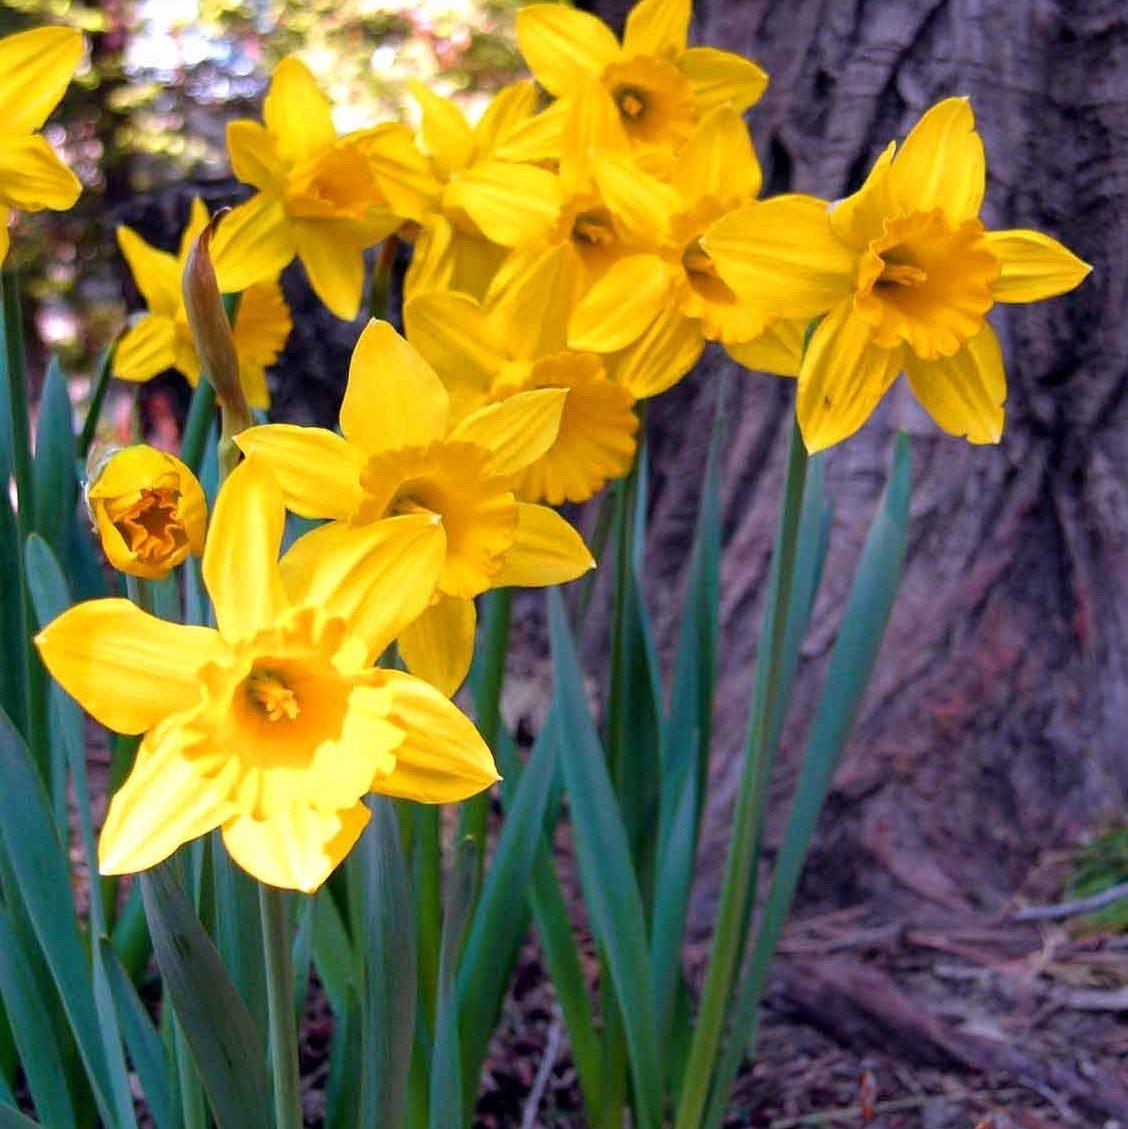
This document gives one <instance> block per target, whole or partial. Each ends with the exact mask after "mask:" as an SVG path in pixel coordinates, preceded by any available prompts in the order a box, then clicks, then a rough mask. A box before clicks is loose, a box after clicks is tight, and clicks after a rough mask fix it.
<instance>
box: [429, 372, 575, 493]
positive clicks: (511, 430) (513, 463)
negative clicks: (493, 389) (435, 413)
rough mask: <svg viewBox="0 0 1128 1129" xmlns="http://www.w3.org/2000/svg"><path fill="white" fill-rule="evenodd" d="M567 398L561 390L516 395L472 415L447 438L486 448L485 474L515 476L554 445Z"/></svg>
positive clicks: (564, 391) (562, 389) (553, 389)
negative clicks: (487, 457)
mask: <svg viewBox="0 0 1128 1129" xmlns="http://www.w3.org/2000/svg"><path fill="white" fill-rule="evenodd" d="M567 396H568V392H567V389H564V388H538V389H536V390H535V391H532V392H518V393H516V394H515V395H513V396H508V397H506V398H505V399H504V400H501V401H499V402H498V403H496V404H488V405H487V406H486V407H484V408H479V409H478V410H477V411H475V412H471V413H470V414H469V415H468V416H467V417H466V418H465V419H464V420H463V421H462V422H461V423H460V424H459V425H458V426H457V427H456V428H455V429H454V431H453V432H451V435H450V438H451V440H452V441H454V440H464V441H465V442H468V443H475V444H477V445H478V446H479V447H485V448H486V449H487V450H488V451H489V452H490V460H489V462H488V463H487V464H486V472H487V473H489V474H500V475H509V474H516V473H517V472H518V471H520V470H524V469H525V467H527V466H528V465H529V464H530V463H532V462H535V461H536V460H537V459H539V458H540V457H541V455H543V454H544V453H545V451H547V450H548V449H549V447H551V446H552V444H553V443H555V442H556V436H557V434H558V433H559V431H560V417H561V415H562V414H563V412H564V401H565V399H566V398H567Z"/></svg>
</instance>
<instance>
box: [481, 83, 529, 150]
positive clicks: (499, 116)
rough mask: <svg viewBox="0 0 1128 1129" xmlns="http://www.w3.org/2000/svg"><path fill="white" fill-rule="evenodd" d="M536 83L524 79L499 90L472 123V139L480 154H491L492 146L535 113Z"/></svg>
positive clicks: (494, 146)
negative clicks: (473, 123)
mask: <svg viewBox="0 0 1128 1129" xmlns="http://www.w3.org/2000/svg"><path fill="white" fill-rule="evenodd" d="M536 108H537V88H536V84H535V83H533V82H532V81H530V80H528V79H526V80H524V81H523V82H514V83H511V84H510V85H509V86H506V87H503V88H502V89H501V90H499V91H498V92H497V93H496V94H495V95H494V96H493V98H491V99H490V104H489V105H488V106H487V107H486V109H485V112H484V113H483V114H482V116H481V117H480V118H479V119H478V123H477V125H475V126H474V141H475V144H476V145H477V148H478V152H479V154H481V155H482V156H492V155H493V151H494V149H496V148H497V147H498V146H499V145H503V144H504V143H505V142H506V140H507V139H508V138H509V137H511V136H513V134H515V133H516V132H517V131H518V130H520V129H521V128H522V127H523V126H524V125H525V123H526V122H527V121H529V119H530V118H532V116H533V115H534V114H535V113H536Z"/></svg>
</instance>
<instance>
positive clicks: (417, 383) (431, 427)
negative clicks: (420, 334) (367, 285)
mask: <svg viewBox="0 0 1128 1129" xmlns="http://www.w3.org/2000/svg"><path fill="white" fill-rule="evenodd" d="M449 408H450V401H449V398H448V397H447V392H446V389H445V388H444V387H443V383H442V381H441V380H439V378H438V377H437V376H436V375H435V370H434V369H432V368H431V366H430V365H429V364H427V362H426V361H425V360H424V359H423V358H422V357H421V356H420V355H419V352H418V350H416V349H415V348H414V347H413V346H412V345H411V344H410V343H409V342H407V341H406V340H405V339H404V338H403V337H401V336H400V335H399V334H398V333H397V332H396V331H395V330H394V329H393V328H392V327H391V326H390V325H389V324H388V323H387V322H386V321H375V320H373V321H370V322H369V323H368V324H367V325H366V326H365V327H364V332H363V333H362V334H361V335H360V340H359V341H357V343H356V348H355V349H354V350H353V355H352V360H351V361H350V362H349V382H348V386H347V387H346V389H345V398H344V402H343V403H342V404H341V430H342V431H343V432H344V433H345V435H346V436H347V437H348V439H349V441H350V442H352V443H355V444H356V445H357V446H358V447H360V448H361V449H362V450H363V451H365V452H367V453H368V454H373V455H374V454H376V453H377V452H378V451H389V450H395V449H396V448H397V447H411V446H420V447H423V446H426V445H427V444H428V443H431V442H434V441H435V440H436V439H441V438H442V437H443V436H444V435H445V434H446V429H447V415H448V413H449Z"/></svg>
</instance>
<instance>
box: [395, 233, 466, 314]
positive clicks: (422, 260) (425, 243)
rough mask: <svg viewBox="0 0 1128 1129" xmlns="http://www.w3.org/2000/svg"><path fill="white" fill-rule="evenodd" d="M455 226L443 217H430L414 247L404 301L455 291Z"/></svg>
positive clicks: (404, 285) (404, 287)
mask: <svg viewBox="0 0 1128 1129" xmlns="http://www.w3.org/2000/svg"><path fill="white" fill-rule="evenodd" d="M456 257H457V255H456V249H455V234H454V228H453V226H452V225H451V223H450V221H449V220H448V219H446V217H444V216H440V215H437V214H436V215H433V216H430V217H429V218H428V220H427V222H426V223H425V224H424V225H423V230H422V231H421V232H420V233H419V235H417V236H416V238H415V242H414V243H413V244H412V247H411V262H410V264H409V265H408V268H407V275H406V276H405V277H404V280H403V294H404V300H405V301H408V302H410V301H411V299H412V298H416V297H418V296H419V295H421V294H430V293H432V292H433V291H439V290H452V289H454V287H453V281H454V271H455V265H456Z"/></svg>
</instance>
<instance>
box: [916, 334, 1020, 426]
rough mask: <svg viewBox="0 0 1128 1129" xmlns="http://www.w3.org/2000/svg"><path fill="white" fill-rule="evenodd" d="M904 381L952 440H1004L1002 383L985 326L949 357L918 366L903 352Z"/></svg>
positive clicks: (994, 342) (995, 346) (999, 356)
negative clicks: (961, 436)
mask: <svg viewBox="0 0 1128 1129" xmlns="http://www.w3.org/2000/svg"><path fill="white" fill-rule="evenodd" d="M905 375H906V376H907V377H908V379H909V385H910V387H911V388H912V390H913V392H914V393H915V395H916V398H917V399H918V400H919V401H920V402H921V404H922V405H923V406H924V408H925V410H926V411H927V412H928V414H929V415H930V416H932V418H933V419H934V420H935V421H936V422H937V423H938V424H939V425H940V426H941V427H942V428H943V429H944V430H945V431H947V432H949V433H950V434H952V435H966V436H967V439H968V441H969V442H971V443H998V442H999V440H1000V439H1001V438H1002V437H1003V418H1004V411H1003V404H1004V402H1005V400H1006V397H1007V380H1006V374H1005V373H1004V371H1003V353H1002V350H1001V349H1000V348H999V339H998V337H996V336H995V331H994V330H993V329H992V328H991V327H990V326H989V325H987V326H984V327H983V329H982V330H980V332H979V333H977V334H976V335H975V336H974V337H973V338H971V340H970V341H968V342H966V343H965V344H964V346H963V348H962V349H960V351H959V352H958V353H956V354H955V355H954V356H952V357H943V358H941V359H940V360H937V361H922V360H921V359H920V358H919V357H917V356H915V355H914V354H913V352H912V351H911V350H909V349H906V350H905Z"/></svg>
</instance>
